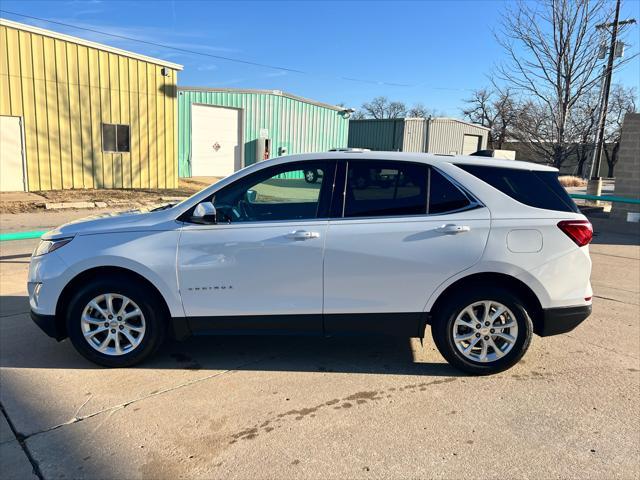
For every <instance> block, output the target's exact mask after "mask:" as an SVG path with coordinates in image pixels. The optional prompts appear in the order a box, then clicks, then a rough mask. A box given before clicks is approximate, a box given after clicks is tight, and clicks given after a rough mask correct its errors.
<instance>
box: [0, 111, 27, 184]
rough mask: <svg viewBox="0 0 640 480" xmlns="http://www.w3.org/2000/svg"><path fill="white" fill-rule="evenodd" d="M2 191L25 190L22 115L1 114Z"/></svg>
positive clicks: (0, 182) (0, 164) (0, 168)
mask: <svg viewBox="0 0 640 480" xmlns="http://www.w3.org/2000/svg"><path fill="white" fill-rule="evenodd" d="M0 172H1V173H0V191H2V192H22V191H24V190H25V188H24V187H25V183H26V182H25V181H24V162H23V159H22V126H21V125H20V117H7V116H0Z"/></svg>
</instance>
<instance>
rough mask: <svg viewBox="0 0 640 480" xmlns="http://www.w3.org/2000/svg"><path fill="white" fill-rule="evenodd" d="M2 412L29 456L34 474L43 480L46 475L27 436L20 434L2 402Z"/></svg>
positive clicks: (0, 406) (0, 411) (19, 443)
mask: <svg viewBox="0 0 640 480" xmlns="http://www.w3.org/2000/svg"><path fill="white" fill-rule="evenodd" d="M0 414H2V415H4V418H5V420H6V421H7V424H8V425H9V428H10V429H11V433H13V436H14V438H15V439H16V441H17V442H18V445H20V448H21V449H22V451H23V453H24V455H25V456H26V457H27V460H28V461H29V463H30V464H31V468H32V470H33V474H34V475H35V476H36V477H38V478H39V479H41V480H43V479H44V476H43V475H42V472H41V471H40V464H39V463H38V462H37V460H36V459H35V458H34V457H33V455H32V454H31V451H30V450H29V447H27V444H26V443H25V440H26V437H23V436H22V435H20V434H19V433H18V432H17V431H16V429H15V427H14V426H13V422H11V420H10V419H9V415H7V411H6V410H5V408H4V405H2V404H1V403H0ZM11 441H12V440H7V442H3V443H8V442H11Z"/></svg>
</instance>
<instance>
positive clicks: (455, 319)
mask: <svg viewBox="0 0 640 480" xmlns="http://www.w3.org/2000/svg"><path fill="white" fill-rule="evenodd" d="M431 332H432V335H433V340H434V342H435V344H436V346H437V347H438V350H439V351H440V353H441V354H442V356H443V357H445V359H446V360H447V361H448V362H449V363H450V364H452V365H453V366H455V367H457V368H459V369H461V370H464V371H466V372H468V373H472V374H475V375H488V374H492V373H498V372H501V371H503V370H506V369H508V368H510V367H511V366H513V365H515V364H516V363H517V362H518V361H519V360H520V359H521V358H522V356H523V355H524V354H525V352H526V351H527V349H528V348H529V345H530V343H531V338H532V335H533V325H532V322H531V319H530V318H529V315H528V314H527V311H526V309H525V306H524V304H523V302H522V301H521V300H520V299H519V298H518V297H517V296H516V295H513V294H512V293H510V292H509V291H507V290H504V289H502V288H474V289H473V291H472V292H469V293H466V292H459V293H457V294H453V295H450V296H449V298H448V299H447V300H446V301H445V302H444V305H442V306H441V308H439V309H438V311H437V312H435V318H434V320H433V324H432V329H431Z"/></svg>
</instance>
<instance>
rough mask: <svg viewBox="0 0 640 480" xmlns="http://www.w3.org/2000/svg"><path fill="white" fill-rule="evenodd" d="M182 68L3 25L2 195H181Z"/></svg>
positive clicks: (0, 64) (18, 25)
mask: <svg viewBox="0 0 640 480" xmlns="http://www.w3.org/2000/svg"><path fill="white" fill-rule="evenodd" d="M179 70H182V66H181V65H177V64H175V63H169V62H165V61H163V60H159V59H155V58H151V57H146V56H143V55H137V54H135V53H131V52H127V51H124V50H120V49H117V48H112V47H109V46H106V45H101V44H98V43H94V42H90V41H86V40H82V39H80V38H75V37H71V36H68V35H63V34H60V33H56V32H52V31H49V30H44V29H41V28H36V27H33V26H30V25H25V24H21V23H17V22H13V21H9V20H4V19H0V184H1V185H0V190H3V191H7V190H28V191H37V190H54V189H69V188H173V187H176V186H177V181H178V166H177V165H178V164H177V121H178V116H177V95H176V94H177V85H176V84H177V72H178V71H179Z"/></svg>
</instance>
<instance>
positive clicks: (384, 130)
mask: <svg viewBox="0 0 640 480" xmlns="http://www.w3.org/2000/svg"><path fill="white" fill-rule="evenodd" d="M487 132H488V131H487V129H486V128H484V127H480V126H476V125H473V124H469V123H466V122H463V121H459V120H455V119H452V118H431V119H429V118H427V119H425V118H394V119H385V120H372V119H365V120H351V122H349V147H351V148H369V149H371V150H380V151H387V152H390V151H402V152H428V153H442V154H450V153H453V152H455V153H456V154H461V153H462V143H463V140H464V135H477V136H479V137H481V139H482V140H481V143H482V149H486V148H487V139H488V133H487Z"/></svg>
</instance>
